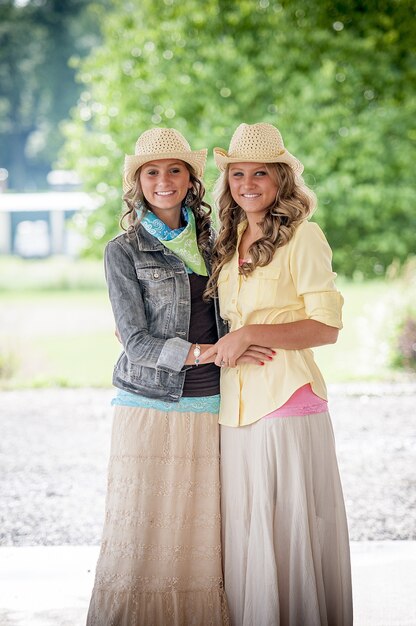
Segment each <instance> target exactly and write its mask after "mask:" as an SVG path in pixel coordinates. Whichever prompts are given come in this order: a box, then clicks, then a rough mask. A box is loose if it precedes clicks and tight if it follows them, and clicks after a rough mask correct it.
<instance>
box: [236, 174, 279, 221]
mask: <svg viewBox="0 0 416 626" xmlns="http://www.w3.org/2000/svg"><path fill="white" fill-rule="evenodd" d="M228 184H229V185H230V191H231V195H232V197H233V200H234V201H235V202H236V203H237V204H238V205H239V206H240V207H241V208H242V209H243V211H244V212H245V213H246V215H247V218H248V219H250V216H253V217H256V221H259V220H257V218H259V219H262V218H263V217H264V215H266V213H267V211H268V209H269V207H270V206H271V205H272V204H274V202H275V200H276V194H277V190H278V188H277V185H276V182H275V181H274V180H273V178H272V177H271V175H270V172H269V170H268V169H267V166H266V165H265V164H264V163H248V162H244V163H232V164H231V165H230V166H229V169H228Z"/></svg>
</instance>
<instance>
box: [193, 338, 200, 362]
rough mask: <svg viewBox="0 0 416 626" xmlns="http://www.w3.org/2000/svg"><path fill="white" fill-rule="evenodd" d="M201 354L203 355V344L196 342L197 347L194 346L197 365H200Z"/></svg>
mask: <svg viewBox="0 0 416 626" xmlns="http://www.w3.org/2000/svg"><path fill="white" fill-rule="evenodd" d="M200 356H201V346H200V345H199V343H196V344H195V348H194V357H195V365H199V357H200Z"/></svg>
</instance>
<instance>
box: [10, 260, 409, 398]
mask: <svg viewBox="0 0 416 626" xmlns="http://www.w3.org/2000/svg"><path fill="white" fill-rule="evenodd" d="M6 270H7V271H6ZM338 286H339V289H340V290H341V292H342V293H343V295H344V298H345V305H344V329H343V330H342V331H341V332H340V335H339V340H338V342H337V343H336V344H335V345H332V346H325V347H322V348H317V349H316V350H315V355H316V360H317V362H318V364H319V366H320V367H321V369H322V372H323V374H324V377H325V379H326V381H327V382H328V383H336V382H345V381H357V380H388V379H390V380H391V379H394V378H397V377H398V376H399V374H398V373H397V371H394V370H392V369H391V368H389V366H388V356H389V355H388V351H389V345H388V341H387V338H388V335H389V332H390V329H389V324H390V325H391V321H392V319H393V320H394V317H393V312H392V306H393V305H394V303H395V302H397V300H398V299H400V294H401V291H400V290H401V289H403V288H402V287H400V284H399V283H398V282H392V281H381V280H379V281H372V282H361V283H353V282H350V281H345V280H339V281H338ZM119 352H120V345H119V343H118V341H117V340H116V338H115V337H114V321H113V316H112V312H111V307H110V303H109V301H108V296H107V292H106V289H105V283H104V277H103V269H102V263H100V262H92V261H89V262H85V261H82V262H79V261H78V262H74V261H70V260H67V259H57V260H56V259H55V260H47V261H36V262H28V261H21V260H19V259H0V387H2V388H6V389H7V388H21V387H36V386H67V387H83V386H96V387H108V386H110V385H111V375H112V369H113V365H114V362H115V360H116V358H117V356H118V354H119Z"/></svg>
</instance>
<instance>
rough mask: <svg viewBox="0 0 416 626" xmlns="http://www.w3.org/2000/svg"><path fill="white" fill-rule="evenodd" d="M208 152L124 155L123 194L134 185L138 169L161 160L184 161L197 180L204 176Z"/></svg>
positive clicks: (192, 151)
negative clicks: (190, 167)
mask: <svg viewBox="0 0 416 626" xmlns="http://www.w3.org/2000/svg"><path fill="white" fill-rule="evenodd" d="M207 153H208V150H191V151H190V152H175V153H172V152H165V153H158V154H140V155H136V154H126V156H125V159H124V172H123V192H124V193H125V192H126V191H128V190H129V189H132V188H133V187H134V184H135V175H136V172H137V170H138V169H139V167H141V166H142V165H144V164H145V163H149V162H150V161H160V160H161V159H178V160H179V161H185V163H188V165H191V166H192V167H193V169H194V170H195V173H196V175H197V176H198V178H202V177H203V175H204V170H205V165H206V162H207Z"/></svg>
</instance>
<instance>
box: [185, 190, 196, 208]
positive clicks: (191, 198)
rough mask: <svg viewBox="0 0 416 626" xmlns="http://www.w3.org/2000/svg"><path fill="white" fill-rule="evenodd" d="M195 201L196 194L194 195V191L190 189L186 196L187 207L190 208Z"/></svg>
mask: <svg viewBox="0 0 416 626" xmlns="http://www.w3.org/2000/svg"><path fill="white" fill-rule="evenodd" d="M193 201H194V194H193V193H192V189H189V191H188V193H187V194H186V196H185V201H184V202H185V206H189V205H191V204H192V202H193Z"/></svg>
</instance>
